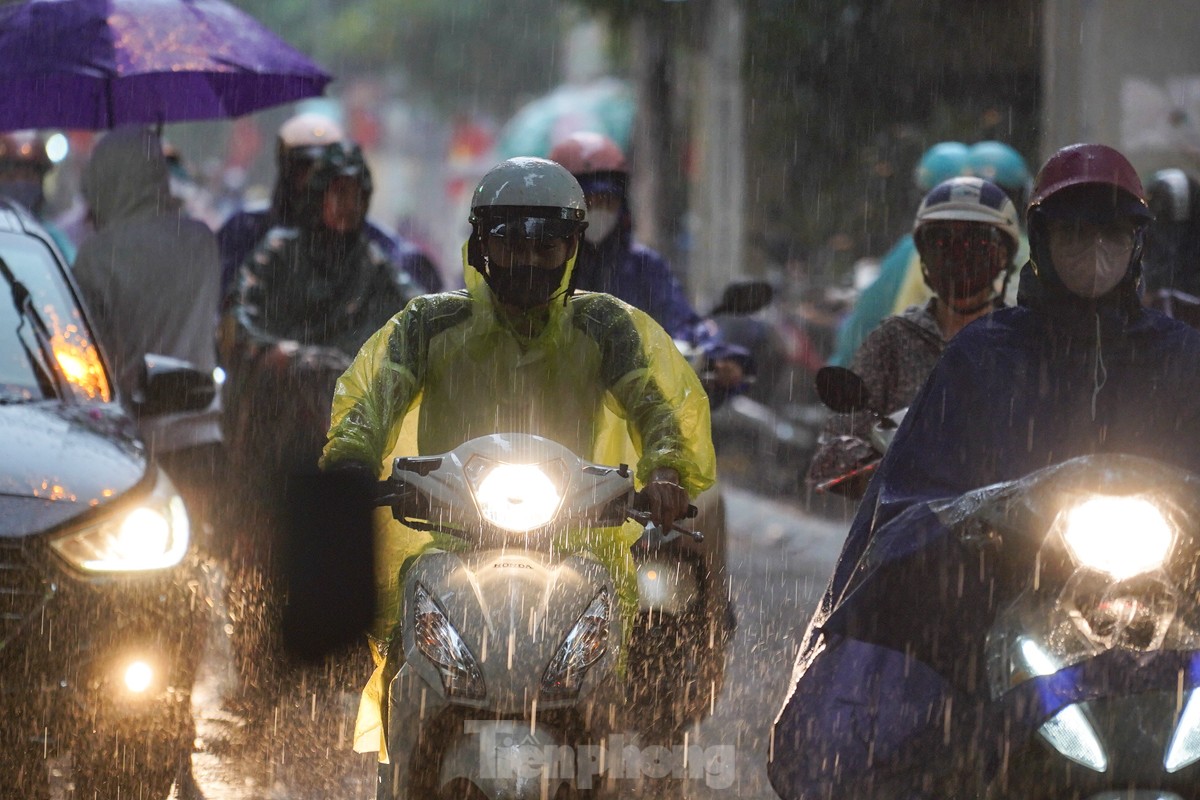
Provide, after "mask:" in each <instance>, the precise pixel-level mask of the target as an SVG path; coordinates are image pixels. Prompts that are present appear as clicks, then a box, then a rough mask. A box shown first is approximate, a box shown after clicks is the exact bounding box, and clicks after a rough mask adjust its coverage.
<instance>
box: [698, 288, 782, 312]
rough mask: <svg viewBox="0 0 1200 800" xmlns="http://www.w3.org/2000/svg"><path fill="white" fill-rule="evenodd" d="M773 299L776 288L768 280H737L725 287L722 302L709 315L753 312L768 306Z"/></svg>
mask: <svg viewBox="0 0 1200 800" xmlns="http://www.w3.org/2000/svg"><path fill="white" fill-rule="evenodd" d="M773 299H775V289H774V288H773V287H772V286H771V284H769V283H767V282H766V281H737V282H735V283H731V284H729V285H728V286H726V287H725V291H724V292H723V293H722V294H721V302H719V303H717V305H716V306H715V307H714V308H713V310H712V311H710V312H709V313H708V315H709V316H710V317H713V316H716V315H717V314H753V313H754V312H756V311H761V310H762V309H764V308H766V307H767V306H768V305H770V303H771V301H772V300H773Z"/></svg>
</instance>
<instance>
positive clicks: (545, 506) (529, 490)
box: [472, 464, 562, 533]
mask: <svg viewBox="0 0 1200 800" xmlns="http://www.w3.org/2000/svg"><path fill="white" fill-rule="evenodd" d="M472 488H473V490H474V493H475V503H476V504H477V505H478V506H479V513H480V514H481V515H482V516H483V518H484V519H486V520H487V521H488V522H490V523H492V524H493V525H496V526H497V527H500V528H504V529H505V530H508V531H513V532H514V533H524V532H525V531H531V530H533V529H534V528H540V527H541V526H543V525H545V524H546V523H548V522H550V521H551V520H552V519H554V515H555V514H556V513H557V512H558V507H559V505H560V504H561V503H562V496H561V495H560V494H559V491H558V487H557V486H556V485H555V484H554V481H552V480H551V479H550V476H549V475H547V474H546V472H545V470H543V469H542V467H541V466H540V465H535V464H496V465H495V466H493V467H492V468H491V469H489V470H487V471H486V472H484V473H483V475H482V477H480V478H479V481H478V483H476V484H474V485H473V486H472Z"/></svg>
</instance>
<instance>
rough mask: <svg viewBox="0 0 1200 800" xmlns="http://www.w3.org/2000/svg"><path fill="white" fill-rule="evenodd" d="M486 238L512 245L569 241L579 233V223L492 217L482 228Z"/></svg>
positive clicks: (559, 220) (521, 217)
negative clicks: (527, 242) (526, 242)
mask: <svg viewBox="0 0 1200 800" xmlns="http://www.w3.org/2000/svg"><path fill="white" fill-rule="evenodd" d="M483 229H484V231H485V232H486V233H487V236H488V237H489V238H492V239H500V240H503V241H504V242H506V243H508V244H510V245H511V244H514V243H516V242H517V241H519V240H521V239H526V240H532V241H536V242H539V243H545V242H549V241H553V240H555V239H569V238H570V237H571V236H573V235H574V234H576V233H577V232H578V231H579V223H578V222H576V221H574V220H569V219H554V218H549V219H548V218H546V217H526V216H517V215H514V216H503V217H492V218H491V219H489V220H487V221H486V222H485V223H484V226H483Z"/></svg>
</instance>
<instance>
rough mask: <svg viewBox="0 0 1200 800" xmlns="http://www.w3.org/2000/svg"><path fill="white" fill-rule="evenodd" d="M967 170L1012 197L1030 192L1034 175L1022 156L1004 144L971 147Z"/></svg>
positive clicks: (984, 143) (982, 144)
mask: <svg viewBox="0 0 1200 800" xmlns="http://www.w3.org/2000/svg"><path fill="white" fill-rule="evenodd" d="M967 168H968V169H969V170H970V173H971V174H972V175H974V176H976V177H978V178H983V179H984V180H986V181H991V182H992V183H994V184H996V185H997V186H999V187H1000V188H1001V189H1004V190H1005V191H1007V192H1008V193H1009V195H1010V196H1012V195H1013V194H1015V193H1023V192H1028V190H1029V187H1030V185H1031V183H1032V181H1033V174H1032V173H1031V172H1030V171H1029V166H1028V165H1027V164H1026V163H1025V159H1023V158H1021V154H1020V153H1018V152H1017V151H1016V150H1014V149H1013V148H1011V147H1009V146H1008V145H1006V144H1005V143H1004V142H979V143H978V144H975V145H972V146H971V151H970V155H969V156H968V157H967Z"/></svg>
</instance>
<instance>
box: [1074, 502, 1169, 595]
mask: <svg viewBox="0 0 1200 800" xmlns="http://www.w3.org/2000/svg"><path fill="white" fill-rule="evenodd" d="M1062 536H1063V541H1064V542H1066V545H1067V549H1068V550H1069V551H1070V553H1071V556H1072V557H1073V558H1074V559H1075V561H1076V562H1077V563H1079V564H1081V565H1083V566H1086V567H1089V568H1091V569H1095V570H1099V571H1100V572H1105V573H1107V574H1109V575H1111V576H1113V578H1115V579H1117V580H1124V579H1125V578H1131V577H1133V576H1134V575H1140V574H1141V573H1143V572H1149V571H1150V570H1153V569H1157V568H1159V567H1161V566H1162V565H1163V563H1164V562H1165V561H1166V560H1167V556H1169V555H1170V553H1171V545H1172V544H1173V543H1174V541H1175V534H1174V533H1173V532H1172V530H1171V526H1170V525H1169V524H1168V523H1167V520H1166V518H1165V517H1164V516H1163V514H1162V511H1160V510H1159V508H1158V507H1157V506H1156V505H1154V504H1153V503H1151V502H1150V501H1148V500H1146V499H1144V498H1141V497H1112V496H1106V495H1098V496H1095V497H1090V498H1088V499H1087V500H1084V501H1083V502H1081V503H1079V504H1078V505H1076V506H1074V507H1073V508H1071V509H1069V510H1068V511H1067V512H1066V523H1065V525H1064V527H1063V533H1062Z"/></svg>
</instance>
